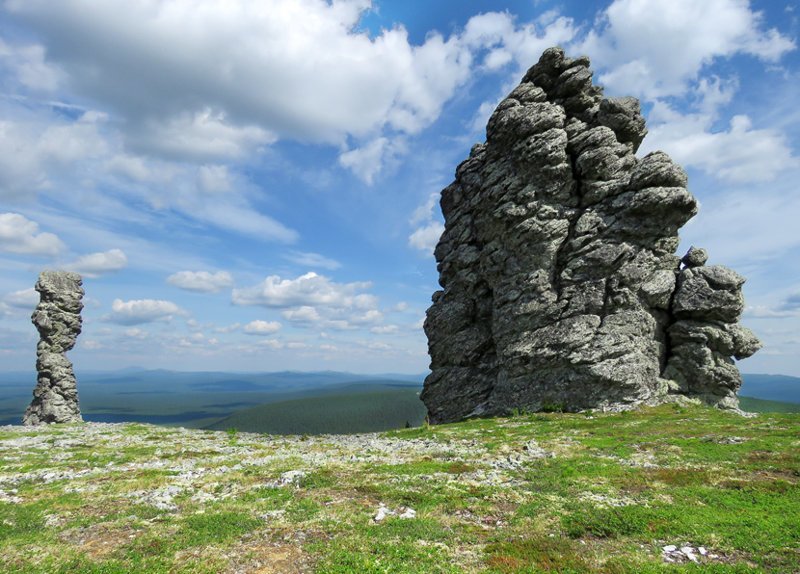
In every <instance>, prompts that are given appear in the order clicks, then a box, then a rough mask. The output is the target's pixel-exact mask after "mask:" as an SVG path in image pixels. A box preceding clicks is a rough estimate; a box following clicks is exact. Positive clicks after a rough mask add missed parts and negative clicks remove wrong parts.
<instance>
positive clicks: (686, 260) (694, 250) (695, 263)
mask: <svg viewBox="0 0 800 574" xmlns="http://www.w3.org/2000/svg"><path fill="white" fill-rule="evenodd" d="M706 261H708V251H706V250H705V249H703V248H702V247H695V246H692V247H690V248H689V251H687V252H686V255H684V256H683V258H682V259H681V263H683V264H684V265H686V267H702V266H703V265H705V264H706Z"/></svg>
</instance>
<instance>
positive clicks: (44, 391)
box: [23, 271, 83, 425]
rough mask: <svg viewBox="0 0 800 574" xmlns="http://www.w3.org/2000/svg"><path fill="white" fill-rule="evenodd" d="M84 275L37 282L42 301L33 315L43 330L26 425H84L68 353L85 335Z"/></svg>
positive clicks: (48, 275)
mask: <svg viewBox="0 0 800 574" xmlns="http://www.w3.org/2000/svg"><path fill="white" fill-rule="evenodd" d="M82 283H83V282H82V280H81V276H80V275H78V274H77V273H72V272H69V271H43V272H42V273H41V274H40V275H39V280H38V281H37V282H36V290H37V291H38V292H39V296H40V301H39V304H38V305H37V306H36V310H35V311H34V312H33V315H32V316H31V321H32V322H33V324H34V325H35V326H36V329H37V330H38V331H39V337H40V339H39V343H38V345H37V346H36V371H37V382H36V388H35V389H34V391H33V400H32V401H31V404H30V405H29V406H28V408H27V409H26V410H25V415H24V417H23V424H26V425H38V424H44V423H66V422H81V421H82V420H83V419H82V418H81V413H80V408H79V406H78V388H77V383H76V380H75V373H74V372H73V370H72V363H71V362H70V360H69V359H67V356H66V352H67V351H69V350H70V349H72V348H73V347H74V346H75V341H76V340H77V338H78V335H79V334H80V332H81V323H82V321H81V310H82V309H83V303H82V302H81V299H82V298H83V287H82Z"/></svg>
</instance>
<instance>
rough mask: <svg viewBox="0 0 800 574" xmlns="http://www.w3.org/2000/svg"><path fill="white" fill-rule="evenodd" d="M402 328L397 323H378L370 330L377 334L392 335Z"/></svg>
mask: <svg viewBox="0 0 800 574" xmlns="http://www.w3.org/2000/svg"><path fill="white" fill-rule="evenodd" d="M399 329H400V328H399V327H398V326H397V325H377V326H375V327H372V328H371V329H370V330H369V332H370V333H374V334H376V335H391V334H392V333H397V331H398V330H399Z"/></svg>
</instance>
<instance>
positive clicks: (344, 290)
mask: <svg viewBox="0 0 800 574" xmlns="http://www.w3.org/2000/svg"><path fill="white" fill-rule="evenodd" d="M371 286H372V284H371V283H368V282H356V283H336V282H334V281H331V280H330V279H328V278H327V277H325V276H324V275H317V274H316V273H314V272H313V271H312V272H310V273H306V274H305V275H301V276H300V277H298V278H297V279H281V278H280V277H279V276H277V275H270V276H269V277H267V278H266V279H264V281H262V282H261V283H260V284H258V285H256V286H254V287H249V288H246V289H234V290H233V303H234V304H235V305H261V306H264V307H274V308H286V307H299V306H317V305H321V306H326V307H354V308H357V309H368V308H370V307H373V306H374V304H375V297H374V296H373V295H368V294H365V293H360V291H363V290H365V289H369V288H370V287H371Z"/></svg>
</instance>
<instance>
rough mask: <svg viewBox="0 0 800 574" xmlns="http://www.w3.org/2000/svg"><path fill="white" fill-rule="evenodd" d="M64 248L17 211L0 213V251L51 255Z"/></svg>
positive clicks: (56, 237)
mask: <svg viewBox="0 0 800 574" xmlns="http://www.w3.org/2000/svg"><path fill="white" fill-rule="evenodd" d="M1 139H2V138H0V140H1ZM64 248H65V246H64V243H62V241H61V240H60V239H59V238H58V236H56V235H54V234H52V233H47V232H39V224H38V223H36V222H35V221H31V220H30V219H28V218H27V217H25V216H24V215H21V214H19V213H0V251H5V252H7V253H20V254H24V255H43V256H53V255H58V253H60V252H61V251H63V250H64Z"/></svg>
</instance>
